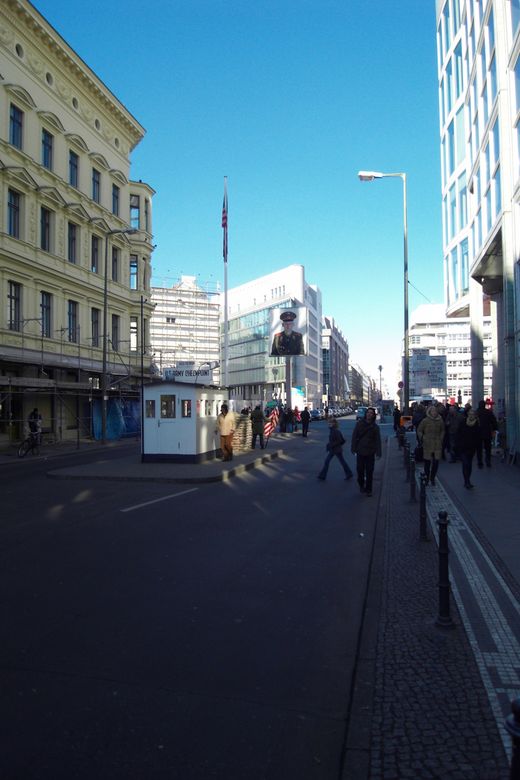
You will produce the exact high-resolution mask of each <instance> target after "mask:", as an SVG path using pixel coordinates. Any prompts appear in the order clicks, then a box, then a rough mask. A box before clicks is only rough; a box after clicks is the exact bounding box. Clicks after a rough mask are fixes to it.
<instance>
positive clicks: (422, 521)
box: [419, 474, 428, 542]
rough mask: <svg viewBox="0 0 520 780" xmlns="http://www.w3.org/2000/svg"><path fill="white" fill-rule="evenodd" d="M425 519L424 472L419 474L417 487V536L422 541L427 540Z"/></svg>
mask: <svg viewBox="0 0 520 780" xmlns="http://www.w3.org/2000/svg"><path fill="white" fill-rule="evenodd" d="M426 520H427V516H426V474H421V487H420V489H419V538H420V539H421V541H423V542H427V541H428V530H427V525H426Z"/></svg>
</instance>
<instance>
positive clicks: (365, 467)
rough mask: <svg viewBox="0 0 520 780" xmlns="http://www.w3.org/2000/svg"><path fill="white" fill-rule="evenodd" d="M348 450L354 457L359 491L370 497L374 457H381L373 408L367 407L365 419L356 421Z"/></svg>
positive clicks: (379, 437) (379, 434)
mask: <svg viewBox="0 0 520 780" xmlns="http://www.w3.org/2000/svg"><path fill="white" fill-rule="evenodd" d="M350 449H351V452H353V453H354V455H355V456H356V468H357V480H358V485H359V489H360V490H361V492H362V493H364V494H365V495H366V496H371V495H372V480H373V476H374V462H375V457H376V455H377V457H378V458H380V457H381V433H380V431H379V426H378V425H377V424H376V410H375V409H374V407H373V406H369V407H368V409H367V410H366V412H365V417H364V418H363V419H362V420H358V421H357V423H356V427H355V428H354V432H353V434H352V443H351V448H350Z"/></svg>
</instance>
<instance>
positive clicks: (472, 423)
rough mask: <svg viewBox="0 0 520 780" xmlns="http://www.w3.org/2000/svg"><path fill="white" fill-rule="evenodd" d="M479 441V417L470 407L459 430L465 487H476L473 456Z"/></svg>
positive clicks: (459, 450)
mask: <svg viewBox="0 0 520 780" xmlns="http://www.w3.org/2000/svg"><path fill="white" fill-rule="evenodd" d="M479 441H480V430H479V421H478V417H477V415H476V414H475V412H474V411H473V409H469V410H468V411H467V413H466V414H465V415H464V419H463V421H462V423H461V424H460V425H459V429H458V431H457V450H458V452H459V453H460V456H461V459H462V476H463V478H464V487H465V488H468V489H471V488H473V487H475V486H474V485H472V484H471V470H472V467H473V456H474V454H475V453H476V451H477V447H478V444H479Z"/></svg>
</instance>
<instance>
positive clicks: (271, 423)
mask: <svg viewBox="0 0 520 780" xmlns="http://www.w3.org/2000/svg"><path fill="white" fill-rule="evenodd" d="M278 417H279V412H278V407H277V406H275V407H274V409H273V411H272V412H271V414H270V415H269V417H268V419H267V422H265V423H264V436H270V435H271V434H272V432H273V431H274V429H275V428H276V426H277V425H278Z"/></svg>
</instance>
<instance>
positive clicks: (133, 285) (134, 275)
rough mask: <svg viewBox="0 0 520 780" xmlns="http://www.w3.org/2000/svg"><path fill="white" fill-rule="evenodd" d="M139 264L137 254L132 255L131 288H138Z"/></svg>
mask: <svg viewBox="0 0 520 780" xmlns="http://www.w3.org/2000/svg"><path fill="white" fill-rule="evenodd" d="M137 274H138V264H137V255H130V289H131V290H137V278H138V276H137Z"/></svg>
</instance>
